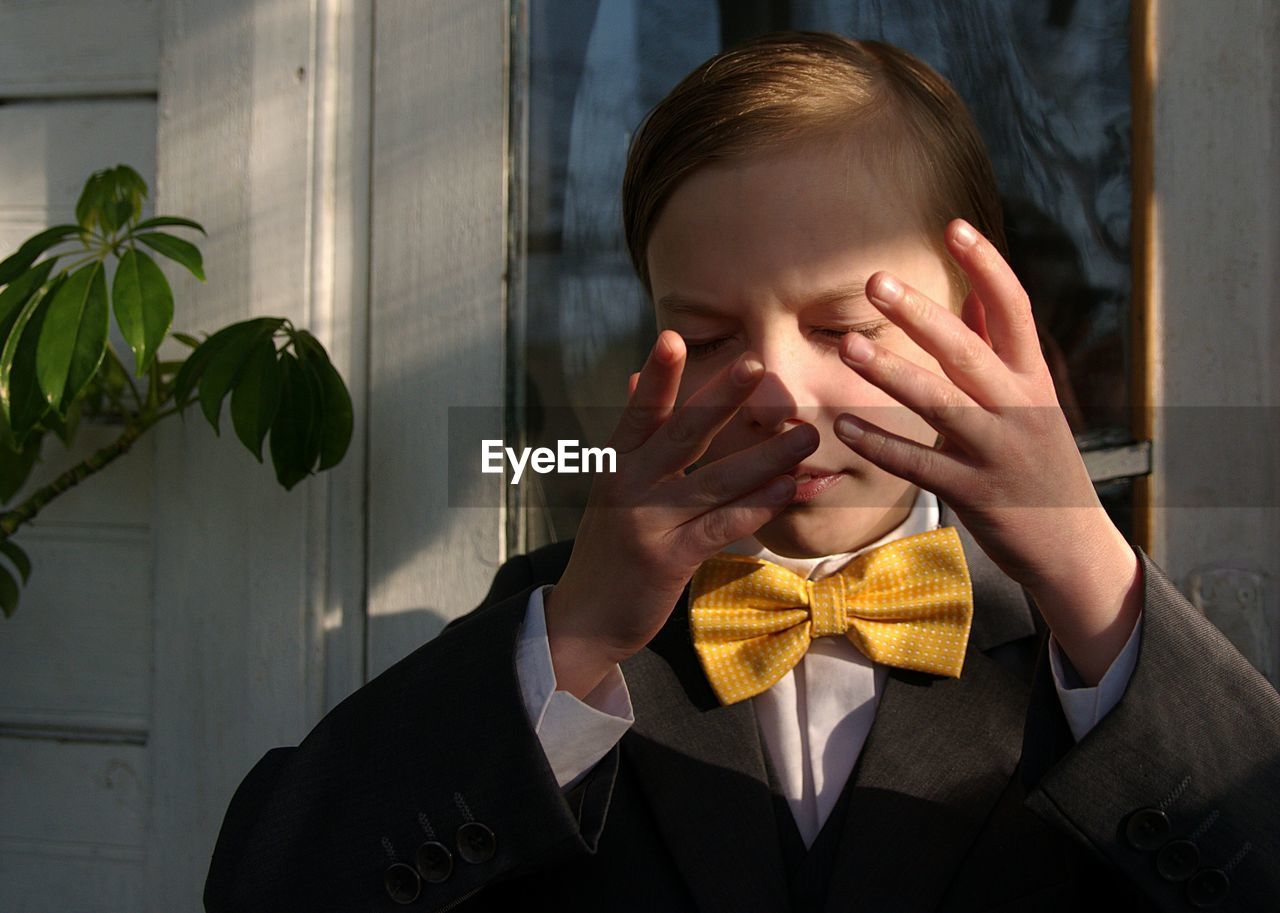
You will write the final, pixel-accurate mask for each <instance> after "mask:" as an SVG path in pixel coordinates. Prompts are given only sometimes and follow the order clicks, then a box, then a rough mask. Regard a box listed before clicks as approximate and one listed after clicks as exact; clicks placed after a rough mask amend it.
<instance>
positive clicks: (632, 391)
mask: <svg viewBox="0 0 1280 913" xmlns="http://www.w3.org/2000/svg"><path fill="white" fill-rule="evenodd" d="M639 379H640V372H639V371H636V372H634V373H632V375H631V376H630V377H628V378H627V402H631V397H633V396H635V395H636V381H638V380H639Z"/></svg>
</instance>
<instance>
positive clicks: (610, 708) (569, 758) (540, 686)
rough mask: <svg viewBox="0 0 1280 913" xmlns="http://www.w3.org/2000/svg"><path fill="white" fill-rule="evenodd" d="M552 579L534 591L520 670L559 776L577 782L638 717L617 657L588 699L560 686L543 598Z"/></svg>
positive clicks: (528, 705) (527, 703) (527, 702)
mask: <svg viewBox="0 0 1280 913" xmlns="http://www.w3.org/2000/svg"><path fill="white" fill-rule="evenodd" d="M550 589H551V585H550V584H548V585H546V586H541V587H538V588H536V589H535V590H534V591H533V592H532V593H530V595H529V605H528V607H527V608H526V609H525V613H524V623H523V624H522V625H521V627H520V636H519V640H518V641H517V643H516V673H517V675H518V676H519V679H520V692H521V694H522V695H523V697H524V707H525V710H526V711H527V712H528V714H529V721H530V722H531V723H532V724H533V729H534V732H536V733H537V735H538V740H539V741H540V742H541V743H542V750H543V752H544V753H545V754H546V756H547V761H549V762H550V764H551V770H552V772H553V773H554V774H555V777H556V782H558V783H559V784H560V787H561V788H562V789H568V788H571V787H573V786H575V785H577V783H578V782H579V781H580V780H582V778H583V777H585V776H586V775H587V772H588V771H590V770H591V768H592V767H594V766H595V765H596V763H597V762H599V760H600V759H601V758H603V757H604V756H605V755H606V754H608V753H609V750H610V749H611V748H613V746H614V745H616V744H617V743H618V740H619V739H621V738H622V736H623V734H624V733H625V732H626V731H627V730H628V729H630V728H631V724H632V723H634V722H635V721H636V718H635V714H634V713H633V712H632V708H631V692H630V691H628V690H627V682H626V679H625V678H623V676H622V669H621V668H620V667H619V666H618V665H617V664H616V663H615V664H614V666H613V668H612V669H610V670H609V673H608V674H607V675H606V676H605V677H604V679H603V680H601V682H600V684H599V685H597V686H596V687H595V688H594V689H593V690H592V691H591V693H590V694H588V695H587V697H586V700H585V701H580V700H578V699H577V698H576V697H574V696H573V695H572V694H570V693H569V692H568V691H557V690H556V675H555V666H554V665H553V664H552V662H551V643H550V641H549V640H548V639H547V617H546V612H545V609H544V603H543V600H544V599H545V597H546V594H547V591H548V590H550Z"/></svg>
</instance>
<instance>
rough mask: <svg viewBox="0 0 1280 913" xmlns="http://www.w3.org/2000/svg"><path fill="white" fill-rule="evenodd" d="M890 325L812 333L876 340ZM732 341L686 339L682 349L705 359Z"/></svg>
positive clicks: (881, 323)
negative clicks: (857, 336)
mask: <svg viewBox="0 0 1280 913" xmlns="http://www.w3.org/2000/svg"><path fill="white" fill-rule="evenodd" d="M892 325H893V324H892V321H889V320H878V321H876V322H875V323H864V324H861V325H859V326H856V327H819V328H818V329H816V330H815V331H814V332H816V333H820V334H822V335H823V336H825V337H827V338H828V339H831V340H832V341H834V342H839V341H840V340H841V339H843V338H844V337H845V336H846V335H848V334H849V333H857V334H858V335H860V336H865V337H866V338H867V339H878V338H880V337H881V336H883V335H884V332H885V331H886V330H887V329H889V327H891V326H892ZM732 339H733V337H732V336H719V337H717V338H715V339H708V340H705V341H703V342H694V341H692V340H689V339H686V340H685V342H684V347H685V350H686V351H687V352H688V354H689V357H690V358H694V359H697V358H705V357H707V356H708V355H710V354H711V353H713V352H715V351H716V350H717V349H719V348H720V347H721V346H724V345H725V344H726V343H728V342H730V341H731V340H732Z"/></svg>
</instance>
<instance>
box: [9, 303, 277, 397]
mask: <svg viewBox="0 0 1280 913" xmlns="http://www.w3.org/2000/svg"><path fill="white" fill-rule="evenodd" d="M266 325H270V327H271V332H272V333H274V332H275V331H276V330H278V329H280V327H282V326H283V325H284V318H283V317H255V318H253V319H252V320H245V321H242V322H240V323H233V324H231V325H230V326H225V327H223V328H222V329H220V330H219V331H218V332H216V333H214V334H213V335H212V336H210V337H209V338H208V339H206V340H204V341H203V342H200V343H199V344H198V345H197V346H196V348H195V351H193V352H192V353H191V354H190V355H188V356H187V360H186V361H185V362H183V365H182V368H181V369H180V370H179V371H178V376H177V377H176V378H174V381H173V400H174V402H175V403H177V404H178V405H179V406H181V405H183V404H185V403H186V401H187V400H188V399H190V398H191V391H193V390H194V389H195V388H196V384H197V383H199V381H200V378H201V377H203V376H204V372H205V371H206V370H207V369H208V367H209V363H210V362H211V361H212V360H213V357H214V356H215V355H217V354H218V352H219V351H220V350H221V349H222V347H223V346H225V345H227V343H229V342H231V341H233V340H235V339H236V338H237V337H239V336H240V335H241V334H244V333H252V330H251V329H246V328H247V327H253V326H266ZM174 335H177V334H174ZM3 367H4V365H3V363H0V369H2V368H3Z"/></svg>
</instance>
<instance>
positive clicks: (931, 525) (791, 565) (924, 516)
mask: <svg viewBox="0 0 1280 913" xmlns="http://www.w3.org/2000/svg"><path fill="white" fill-rule="evenodd" d="M938 521H939V510H938V498H937V496H936V495H935V494H934V493H933V492H931V491H925V490H924V489H923V488H917V489H916V499H915V501H914V502H913V503H912V505H911V511H910V512H909V513H908V514H907V518H906V519H905V520H903V521H902V522H901V523H899V524H898V525H897V526H895V527H894V528H893V529H891V530H889V532H887V533H885V534H884V535H883V536H881V537H880V538H879V539H877V540H875V541H874V542H870V543H868V544H866V545H864V546H862V547H861V548H858V549H854V550H853V551H851V552H843V553H841V554H838V555H824V556H822V557H818V558H788V557H786V556H784V555H777V554H774V553H773V552H771V551H770V550H769V549H767V548H765V547H764V546H763V545H761V544H760V540H758V539H756V537H755V536H748V537H746V538H745V539H739V540H738V541H737V542H734V543H732V544H730V545H728V546H726V547H725V549H724V550H725V551H726V552H732V553H733V554H735V555H750V556H751V557H753V558H761V559H763V560H765V561H769V562H772V563H773V564H776V565H779V566H780V567H785V568H786V569H787V570H789V571H791V572H792V573H795V574H799V575H800V576H801V577H804V578H805V579H807V580H820V579H821V578H823V577H828V576H830V575H831V574H834V573H835V572H836V571H838V570H840V569H841V568H842V567H844V566H845V565H846V564H848V563H849V562H850V561H852V560H853V559H854V558H856V557H857V556H858V555H861V554H862V553H863V552H865V551H869V550H870V549H873V548H878V547H879V546H881V545H885V544H886V543H889V542H893V541H895V540H897V539H905V538H906V537H907V536H914V535H916V534H918V533H925V532H928V531H929V530H931V529H937V528H938Z"/></svg>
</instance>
